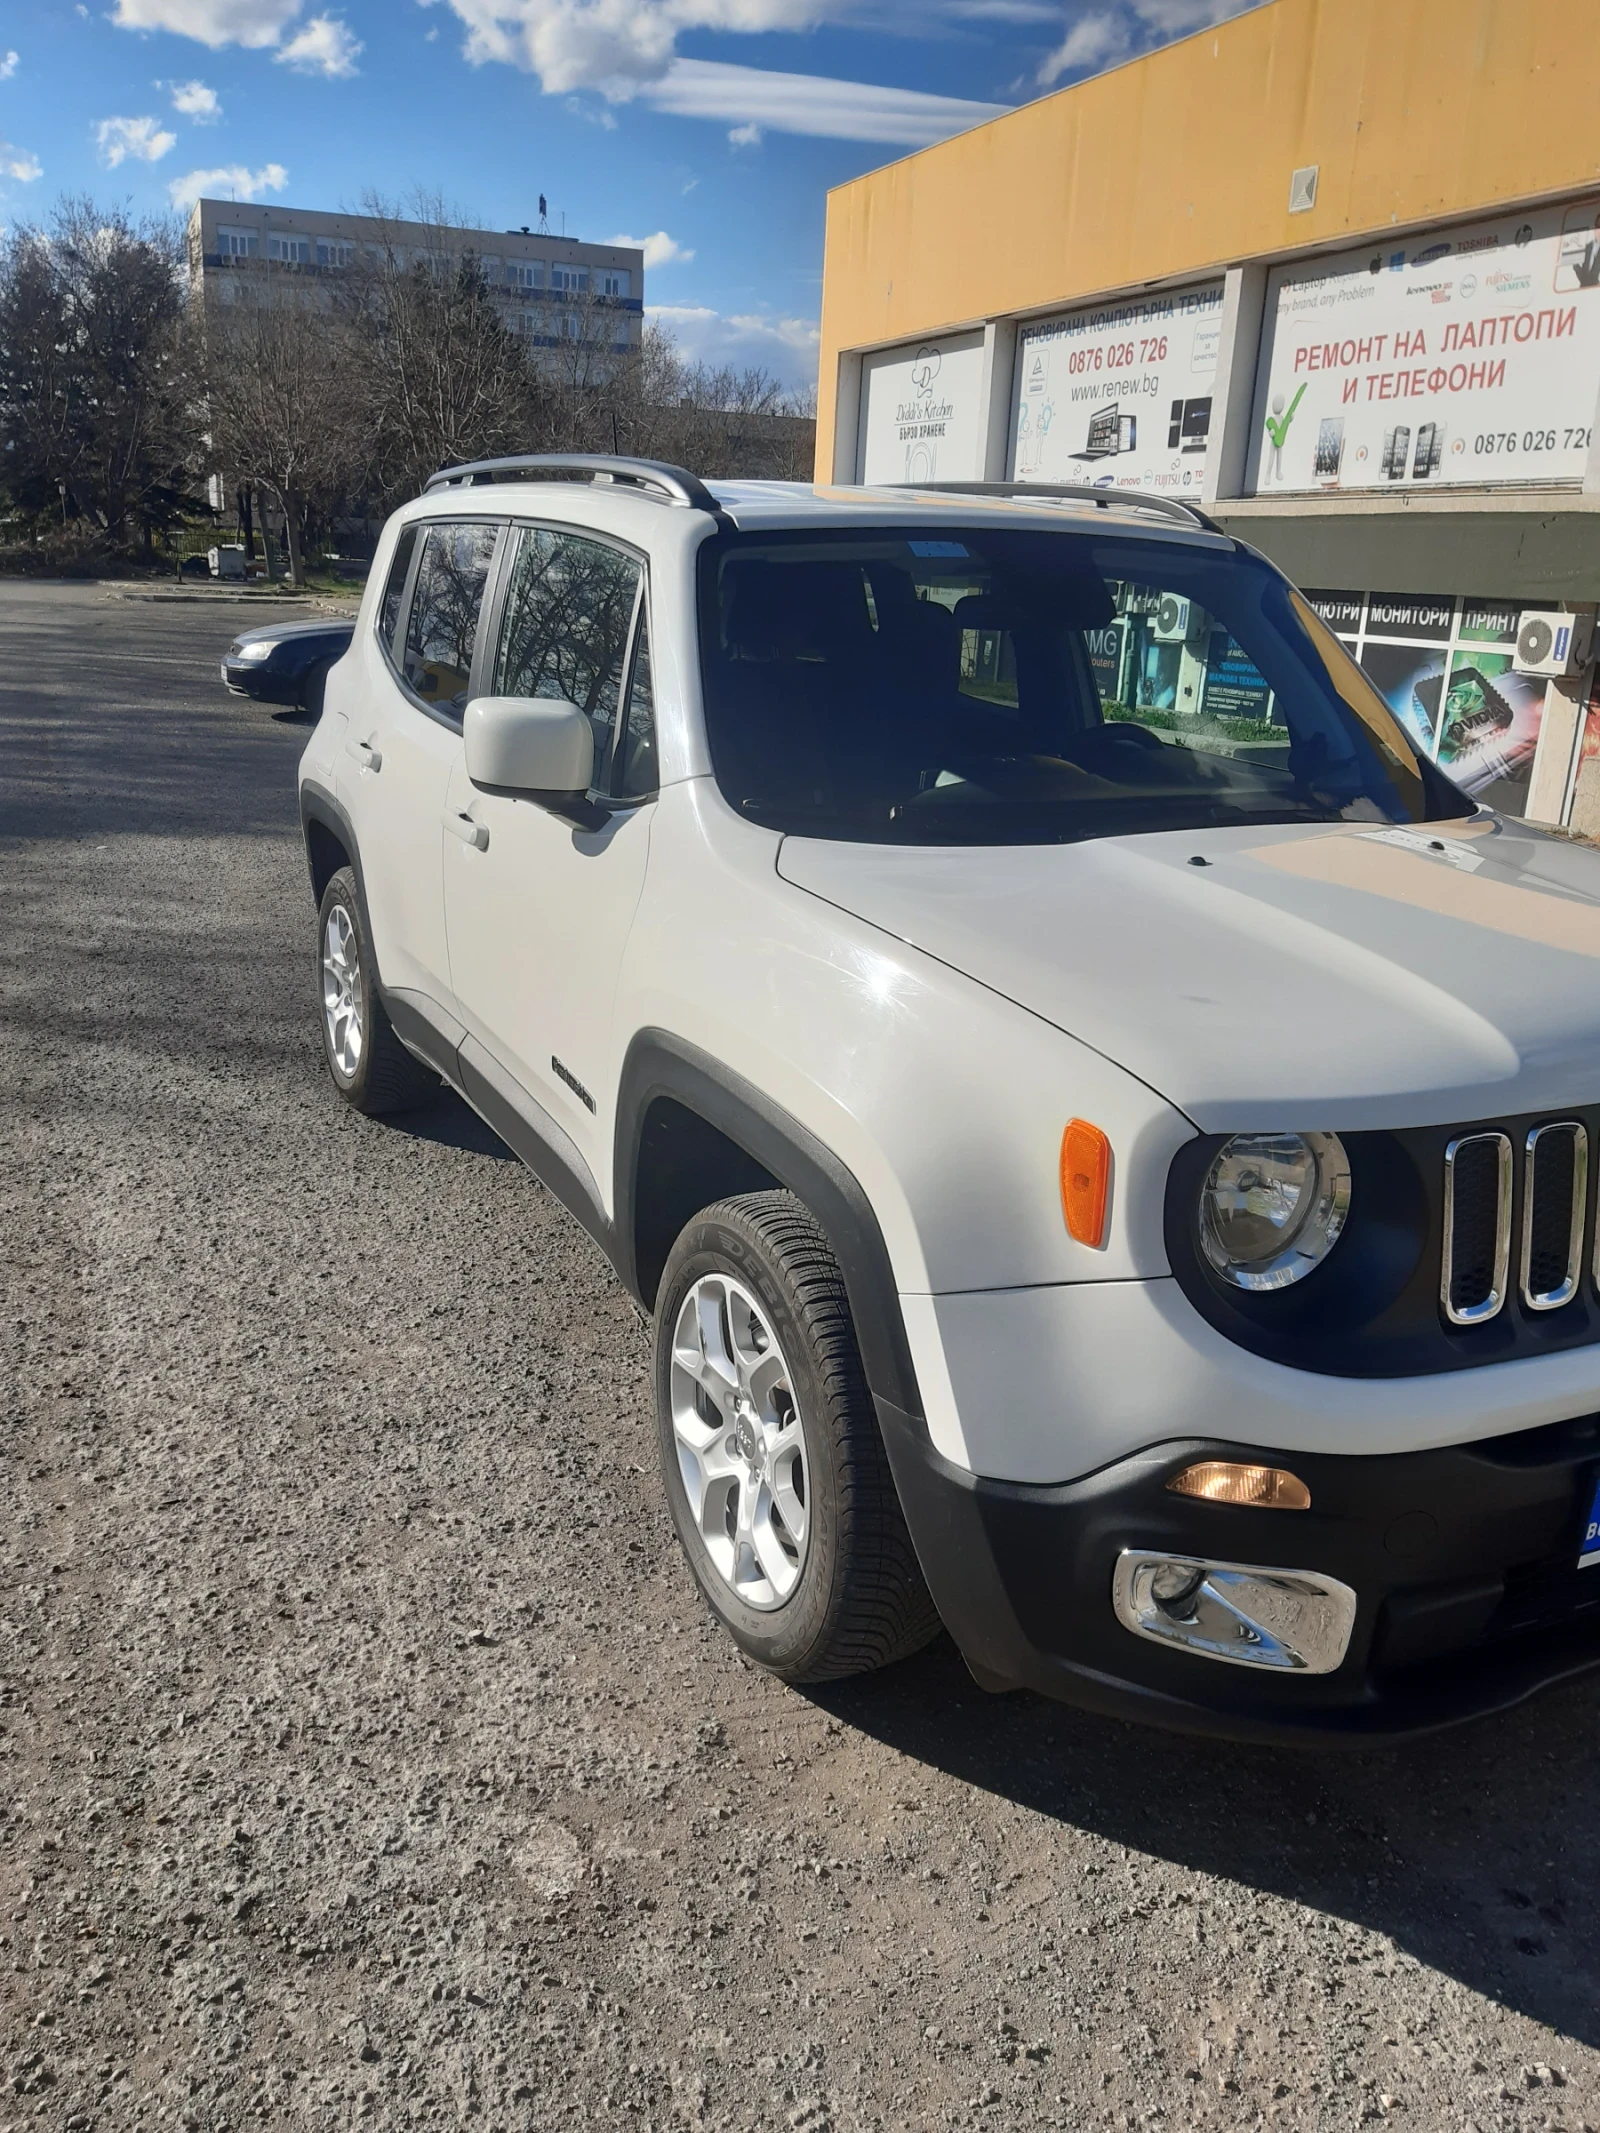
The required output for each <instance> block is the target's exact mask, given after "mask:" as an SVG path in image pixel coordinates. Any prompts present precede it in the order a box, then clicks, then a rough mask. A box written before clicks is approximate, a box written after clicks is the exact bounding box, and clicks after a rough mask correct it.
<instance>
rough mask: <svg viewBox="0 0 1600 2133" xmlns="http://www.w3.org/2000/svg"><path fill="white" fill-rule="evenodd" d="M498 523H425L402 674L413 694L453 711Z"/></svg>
mask: <svg viewBox="0 0 1600 2133" xmlns="http://www.w3.org/2000/svg"><path fill="white" fill-rule="evenodd" d="M499 537H500V529H499V527H498V526H483V525H472V526H430V527H429V528H428V529H427V535H426V538H425V540H424V542H423V547H422V561H421V563H420V564H419V565H418V566H417V585H416V591H415V592H414V593H413V594H412V596H411V620H410V623H409V624H408V626H407V629H406V650H405V677H406V682H407V685H408V686H409V687H410V688H412V689H414V690H415V691H416V693H417V695H418V696H420V697H422V698H423V699H424V700H425V701H426V702H428V703H430V704H437V705H439V707H440V708H441V709H442V710H447V711H452V712H454V713H455V714H456V715H458V716H459V714H460V713H461V711H462V710H463V708H464V707H465V704H466V699H467V685H468V682H469V681H470V679H471V676H472V654H473V650H474V647H475V646H476V644H477V641H478V620H479V617H480V615H481V613H482V611H483V594H484V588H485V586H486V585H487V584H488V581H489V565H490V564H491V563H492V562H493V561H494V551H495V543H496V541H497V540H498V539H499Z"/></svg>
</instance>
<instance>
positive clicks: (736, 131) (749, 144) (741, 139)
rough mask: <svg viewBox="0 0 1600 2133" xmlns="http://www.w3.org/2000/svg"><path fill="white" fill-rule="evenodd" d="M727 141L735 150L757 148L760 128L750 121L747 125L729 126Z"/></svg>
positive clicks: (759, 140)
mask: <svg viewBox="0 0 1600 2133" xmlns="http://www.w3.org/2000/svg"><path fill="white" fill-rule="evenodd" d="M728 139H729V140H730V141H731V142H732V143H733V145H734V147H735V148H758V147H759V146H760V145H761V128H760V127H759V126H758V125H757V124H756V122H755V120H754V119H751V120H750V122H749V123H748V125H744V126H730V127H729V128H728Z"/></svg>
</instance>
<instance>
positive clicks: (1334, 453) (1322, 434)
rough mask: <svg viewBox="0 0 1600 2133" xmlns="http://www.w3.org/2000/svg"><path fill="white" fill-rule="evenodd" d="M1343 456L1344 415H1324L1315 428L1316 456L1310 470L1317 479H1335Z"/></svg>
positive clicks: (1337, 477)
mask: <svg viewBox="0 0 1600 2133" xmlns="http://www.w3.org/2000/svg"><path fill="white" fill-rule="evenodd" d="M1343 457H1344V417H1343V415H1324V416H1323V418H1322V421H1321V423H1320V425H1319V427H1318V429H1317V457H1316V461H1315V464H1314V466H1313V469H1312V471H1313V472H1314V473H1315V475H1316V477H1317V479H1318V481H1329V482H1332V481H1337V480H1338V479H1339V462H1340V460H1342V459H1343Z"/></svg>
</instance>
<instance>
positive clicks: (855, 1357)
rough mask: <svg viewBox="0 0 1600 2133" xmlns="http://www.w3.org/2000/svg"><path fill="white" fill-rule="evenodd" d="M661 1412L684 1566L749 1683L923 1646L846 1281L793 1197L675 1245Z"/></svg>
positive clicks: (658, 1374)
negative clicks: (753, 1672)
mask: <svg viewBox="0 0 1600 2133" xmlns="http://www.w3.org/2000/svg"><path fill="white" fill-rule="evenodd" d="M655 1406H656V1425H657V1437H658V1443H659V1449H660V1455H661V1471H662V1478H663V1481H664V1483H665V1485H666V1492H667V1501H668V1503H669V1505H670V1507H671V1510H672V1517H673V1523H674V1524H675V1525H676V1527H677V1530H678V1538H679V1540H680V1541H681V1542H682V1544H683V1549H684V1553H685V1555H686V1556H687V1557H688V1560H689V1566H690V1568H691V1569H692V1570H693V1572H694V1575H695V1578H696V1581H697V1582H698V1584H699V1586H700V1589H701V1591H702V1593H703V1594H704V1595H705V1597H706V1599H707V1601H708V1602H709V1603H710V1606H711V1610H712V1612H713V1613H714V1614H715V1615H716V1616H717V1618H718V1619H719V1621H720V1622H721V1623H722V1624H723V1626H724V1628H725V1629H727V1631H728V1632H729V1634H730V1635H731V1636H732V1638H733V1640H734V1642H735V1643H736V1644H737V1645H738V1646H739V1648H740V1650H741V1651H743V1652H745V1653H746V1654H747V1655H748V1656H749V1657H750V1658H751V1659H753V1660H755V1661H756V1663H757V1664H758V1665H760V1666H763V1667H765V1668H767V1669H768V1670H769V1671H770V1672H772V1673H774V1674H777V1675H778V1676H780V1677H781V1678H782V1679H783V1680H785V1681H792V1682H804V1681H831V1680H837V1679H839V1678H841V1677H842V1676H845V1675H850V1674H863V1673H868V1672H870V1671H871V1670H872V1669H874V1668H876V1667H881V1666H888V1665H889V1664H891V1663H892V1662H893V1661H894V1660H897V1659H903V1658H905V1657H907V1656H908V1655H909V1654H910V1653H912V1652H914V1651H917V1650H919V1649H920V1647H921V1646H922V1645H924V1644H926V1643H927V1642H928V1640H929V1639H930V1638H931V1637H932V1636H934V1635H935V1633H936V1632H937V1630H938V1628H939V1618H938V1615H937V1614H936V1612H935V1610H934V1606H933V1602H932V1600H931V1599H930V1597H929V1595H928V1589H927V1586H926V1585H925V1584H924V1583H923V1579H922V1572H921V1570H920V1569H919V1568H918V1565H917V1558H916V1553H915V1551H914V1549H913V1548H912V1545H911V1536H910V1534H909V1533H908V1532H907V1530H906V1523H905V1518H904V1515H903V1514H902V1512H901V1509H900V1500H899V1497H898V1496H897V1495H896V1493H895V1486H894V1479H893V1476H892V1475H891V1474H890V1471H889V1461H888V1456H887V1454H886V1453H885V1451H884V1447H883V1439H882V1437H881V1435H880V1434H879V1430H878V1422H877V1416H876V1414H875V1413H874V1411H873V1405H872V1395H871V1393H870V1392H869V1391H868V1389H867V1382H866V1376H865V1373H864V1372H863V1370H862V1366H861V1354H860V1350H859V1348H858V1347H857V1344H856V1334H855V1327H854V1324H853V1322H852V1319H851V1316H850V1305H849V1301H848V1298H847V1297H846V1294H845V1286H844V1279H843V1276H842V1275H841V1274H840V1271H839V1265H838V1262H837V1260H836V1259H835V1258H834V1255H833V1252H832V1250H831V1249H830V1247H829V1244H828V1240H827V1238H826V1237H825V1236H824V1234H823V1232H822V1231H821V1229H820V1228H819V1227H818V1226H817V1224H816V1222H815V1221H814V1220H813V1218H812V1216H811V1215H810V1213H809V1212H808V1211H807V1209H806V1208H805V1207H804V1206H803V1205H802V1204H801V1203H800V1201H799V1200H797V1199H796V1198H795V1197H794V1195H793V1194H792V1193H788V1192H755V1193H745V1194H741V1195H740V1196H739V1197H738V1198H736V1199H729V1200H724V1201H721V1202H719V1203H718V1204H717V1205H716V1206H714V1207H708V1208H706V1209H705V1210H704V1211H703V1212H702V1213H701V1214H698V1215H696V1216H695V1218H694V1220H693V1221H692V1222H691V1223H689V1225H688V1226H687V1228H686V1229H685V1230H684V1231H683V1233H682V1235H681V1236H680V1237H679V1238H678V1241H677V1243H676V1244H675V1245H674V1246H673V1248H672V1251H671V1253H670V1255H669V1257H668V1259H667V1264H666V1268H665V1270H664V1272H663V1274H662V1278H661V1287H660V1292H659V1295H658V1298H657V1308H656V1323H655Z"/></svg>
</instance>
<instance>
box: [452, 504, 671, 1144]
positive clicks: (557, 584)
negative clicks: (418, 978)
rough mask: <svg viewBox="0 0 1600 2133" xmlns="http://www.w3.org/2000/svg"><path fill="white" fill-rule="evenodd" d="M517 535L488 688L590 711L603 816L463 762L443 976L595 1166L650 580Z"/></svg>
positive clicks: (629, 567) (642, 832) (642, 766)
mask: <svg viewBox="0 0 1600 2133" xmlns="http://www.w3.org/2000/svg"><path fill="white" fill-rule="evenodd" d="M511 540H512V542H513V544H514V545H513V547H512V549H511V551H510V553H509V555H508V557H507V560H506V565H505V568H504V570H503V572H502V583H503V585H504V588H505V591H504V597H503V600H502V602H501V619H500V624H499V632H498V640H497V643H496V646H495V651H494V659H493V665H492V669H488V670H487V671H486V680H485V689H486V693H489V694H492V695H495V696H544V697H561V698H564V699H565V700H566V701H568V702H570V703H575V704H577V705H578V706H579V708H580V709H581V710H582V711H584V712H585V713H586V714H587V716H588V718H589V721H590V724H591V726H592V728H593V731H594V776H593V781H592V784H591V787H590V797H591V799H592V800H594V801H595V802H597V803H598V805H599V806H600V807H602V808H603V809H604V811H605V819H604V821H603V822H602V824H601V825H600V826H599V827H597V828H587V827H579V826H578V825H576V824H575V823H573V822H571V821H569V820H567V819H566V818H565V817H564V816H561V815H557V814H553V813H551V812H550V810H549V809H547V808H544V807H541V806H540V805H539V804H538V803H537V802H536V801H533V800H529V799H525V798H514V797H511V796H509V795H506V794H501V793H486V792H480V791H478V790H477V789H476V788H475V787H474V786H473V785H472V784H471V782H470V781H469V779H468V778H467V775H466V766H465V763H462V764H461V765H460V767H459V768H458V770H457V772H456V775H455V778H454V780H453V782H452V785H451V789H450V798H449V803H448V804H449V808H450V811H451V813H452V815H456V816H460V817H462V818H463V819H464V821H465V822H468V823H470V824H473V825H476V827H477V829H478V831H479V833H480V835H479V840H478V842H477V843H474V842H470V841H467V840H466V839H464V838H461V837H454V838H448V839H447V840H446V851H445V914H446V923H447V926H448V931H449V943H450V967H451V974H452V977H453V979H454V984H455V992H456V1000H457V1007H458V1012H459V1013H460V1015H461V1018H462V1020H463V1022H464V1023H465V1024H466V1026H467V1029H468V1030H469V1032H470V1033H471V1034H472V1035H473V1036H474V1037H476V1038H477V1039H478V1040H479V1041H480V1042H481V1043H482V1044H483V1045H484V1047H485V1048H486V1049H487V1050H488V1051H489V1052H491V1053H492V1054H493V1055H494V1057H495V1058H496V1060H497V1061H498V1062H499V1064H500V1065H501V1066H502V1067H503V1068H504V1069H505V1071H506V1072H507V1073H509V1074H510V1075H511V1076H512V1077H513V1079H514V1080H515V1081H517V1082H518V1083H520V1085H521V1086H522V1088H523V1089H524V1090H525V1091H526V1092H527V1094H528V1095H530V1096H532V1097H533V1098H534V1099H535V1101H536V1102H537V1103H538V1104H539V1105H540V1106H541V1107H542V1109H543V1110H544V1111H545V1112H547V1113H548V1114H549V1115H550V1116H551V1117H553V1118H554V1119H555V1120H556V1122H557V1123H558V1124H559V1125H560V1126H561V1127H562V1128H563V1129H564V1131H565V1132H566V1133H567V1134H568V1135H569V1136H570V1138H571V1139H572V1140H573V1141H574V1142H576V1144H577V1146H578V1148H579V1149H580V1150H581V1151H582V1153H583V1155H584V1158H585V1160H586V1161H587V1162H588V1164H589V1166H590V1169H591V1170H592V1171H593V1172H594V1174H595V1175H596V1176H597V1177H598V1178H601V1179H603V1178H605V1177H606V1176H607V1175H608V1173H609V1169H610V1162H609V1153H610V1140H611V1122H612V1118H613V1116H614V1112H615V1096H616V1081H617V1075H618V1072H619V1070H620V1060H619V1059H618V1058H617V1055H616V1048H615V1043H614V1009H615V1001H616V991H617V979H618V974H619V972H620V969H621V965H622V955H623V950H624V947H625V946H626V943H627V938H628V933H629V929H630V928H631V926H632V924H633V917H634V913H635V911H636V910H637V909H638V904H639V897H640V894H641V891H642V890H643V887H644V875H645V863H646V859H647V857H648V853H649V847H650V818H651V815H652V814H653V813H654V809H653V808H652V807H651V806H650V805H649V804H648V803H649V801H650V800H651V799H653V798H654V795H655V790H656V758H655V722H654V711H653V700H652V695H651V676H650V652H649V640H648V626H647V619H646V584H645V575H644V570H643V567H642V565H641V564H640V563H639V561H638V560H637V558H635V557H634V556H632V555H630V554H628V553H627V552H626V551H625V550H623V549H620V548H614V547H612V546H610V545H609V544H608V543H605V542H602V541H596V540H590V539H587V538H583V537H580V536H578V535H576V534H570V533H561V532H554V531H551V530H549V529H547V528H545V527H538V526H522V527H516V528H513V529H512V534H511ZM480 844H481V849H480V848H479V846H480Z"/></svg>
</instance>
